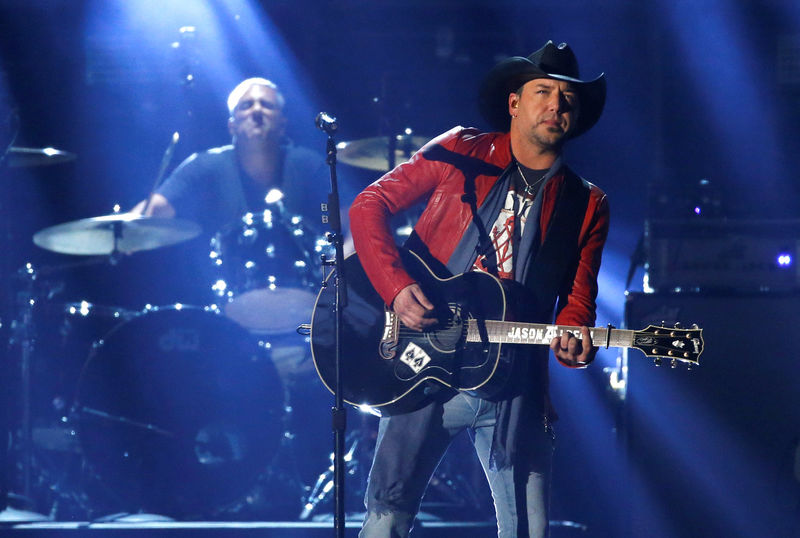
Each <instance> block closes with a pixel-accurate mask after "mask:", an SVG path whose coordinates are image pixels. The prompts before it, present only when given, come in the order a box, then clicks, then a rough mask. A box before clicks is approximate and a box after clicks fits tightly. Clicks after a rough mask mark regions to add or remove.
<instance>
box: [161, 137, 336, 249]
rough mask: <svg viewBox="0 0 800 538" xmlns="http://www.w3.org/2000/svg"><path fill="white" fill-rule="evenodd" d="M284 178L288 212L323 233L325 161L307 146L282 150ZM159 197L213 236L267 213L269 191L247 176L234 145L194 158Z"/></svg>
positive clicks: (172, 177)
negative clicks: (249, 214) (244, 219)
mask: <svg viewBox="0 0 800 538" xmlns="http://www.w3.org/2000/svg"><path fill="white" fill-rule="evenodd" d="M280 178H281V180H280V186H279V188H280V189H281V190H282V191H283V193H284V198H283V200H282V202H283V204H284V207H285V208H286V212H287V213H288V214H289V215H300V216H302V217H303V220H304V222H305V224H306V225H307V226H310V227H311V228H317V229H318V228H320V227H321V225H320V222H321V221H320V203H322V202H324V201H325V199H326V196H327V192H328V190H329V185H330V181H329V176H328V168H327V165H326V163H325V159H324V157H323V156H322V155H320V154H318V153H316V152H314V151H311V150H309V149H306V148H303V147H299V146H294V145H286V146H283V147H282V162H281V166H280ZM157 192H158V193H159V194H162V195H163V196H164V197H165V198H166V199H167V200H169V202H170V204H172V206H173V207H174V208H175V212H176V216H177V217H179V218H184V219H189V220H193V221H195V222H197V223H198V224H200V225H201V226H202V227H203V231H204V232H206V233H209V234H211V233H214V232H217V231H219V230H221V229H223V228H225V227H227V226H229V225H232V224H236V223H238V222H239V219H241V217H242V215H244V214H245V213H247V212H248V211H250V212H257V211H261V210H263V209H265V208H266V205H265V203H264V196H265V195H266V194H267V193H266V190H264V189H260V188H259V186H258V185H257V184H256V183H255V182H254V181H253V180H252V179H250V178H249V177H248V176H247V174H245V172H244V170H242V168H241V167H240V166H239V163H238V160H237V159H236V153H235V150H234V148H233V146H231V145H228V146H222V147H218V148H212V149H209V150H206V151H203V152H200V153H195V154H193V155H191V156H190V157H189V158H187V159H186V160H185V161H183V162H182V163H181V164H180V165H179V166H178V167H177V168H176V169H175V171H174V172H173V173H172V174H171V175H170V176H169V177H168V178H167V180H166V181H165V182H164V183H163V184H162V185H161V187H159V188H158V190H157Z"/></svg>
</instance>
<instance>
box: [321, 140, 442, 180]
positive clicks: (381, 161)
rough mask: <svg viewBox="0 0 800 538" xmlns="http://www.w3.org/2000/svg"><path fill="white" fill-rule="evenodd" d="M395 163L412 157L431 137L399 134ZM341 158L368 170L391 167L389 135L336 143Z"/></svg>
mask: <svg viewBox="0 0 800 538" xmlns="http://www.w3.org/2000/svg"><path fill="white" fill-rule="evenodd" d="M396 139H397V148H396V149H395V158H394V163H395V164H400V163H402V162H405V161H407V160H408V159H409V158H411V156H412V155H414V153H416V151H417V150H418V149H419V148H421V147H422V146H423V145H424V144H425V143H426V142H427V141H428V140H430V138H428V137H425V136H412V135H397V137H396ZM336 149H337V150H338V153H337V155H338V157H339V160H340V161H342V162H343V163H347V164H350V165H353V166H357V167H359V168H366V169H367V170H381V171H386V170H388V169H389V137H388V136H376V137H372V138H362V139H361V140H353V141H351V142H339V143H338V144H336Z"/></svg>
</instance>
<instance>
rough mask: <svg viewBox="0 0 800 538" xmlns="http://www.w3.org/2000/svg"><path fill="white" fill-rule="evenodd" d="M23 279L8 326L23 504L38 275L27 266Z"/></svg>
mask: <svg viewBox="0 0 800 538" xmlns="http://www.w3.org/2000/svg"><path fill="white" fill-rule="evenodd" d="M17 277H18V278H19V279H24V280H25V282H26V289H25V291H23V292H19V294H18V296H17V307H18V309H19V310H18V318H17V319H16V320H14V321H13V322H12V324H11V339H10V342H9V343H10V344H12V345H13V344H18V345H19V349H20V362H19V364H20V389H21V394H20V398H21V406H22V409H21V417H20V418H21V423H20V437H19V444H20V447H19V451H20V453H21V454H22V458H21V467H22V496H23V498H24V499H25V500H26V501H30V499H31V471H32V468H33V435H32V432H33V429H32V420H33V417H32V416H31V412H32V407H31V364H32V360H33V354H34V351H35V345H36V344H35V342H36V335H35V329H34V325H33V309H34V305H35V304H36V302H37V297H36V294H35V290H34V285H35V282H36V278H37V274H36V271H35V270H34V268H33V266H32V265H31V264H27V265H26V266H25V267H23V268H22V269H20V270H19V271H18V273H17Z"/></svg>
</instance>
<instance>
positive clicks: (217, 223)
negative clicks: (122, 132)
mask: <svg viewBox="0 0 800 538" xmlns="http://www.w3.org/2000/svg"><path fill="white" fill-rule="evenodd" d="M284 105H285V99H284V96H283V94H282V93H281V91H280V90H279V89H278V86H276V85H275V84H274V83H273V82H272V81H270V80H267V79H264V78H248V79H246V80H244V81H242V82H240V83H239V84H238V85H237V86H236V87H235V88H234V89H233V91H232V92H231V93H230V95H229V96H228V112H229V114H230V116H229V118H228V132H229V133H230V134H231V137H232V140H231V144H229V145H226V146H222V147H216V148H211V149H208V150H206V151H203V152H200V153H195V154H193V155H191V156H190V157H189V158H187V159H186V160H185V161H183V162H182V163H181V164H180V165H179V166H178V167H177V168H176V169H175V171H174V172H173V173H172V174H171V175H170V176H169V177H168V178H167V179H166V181H165V182H164V183H163V184H162V185H161V186H160V187H159V188H158V190H157V191H156V192H155V194H154V195H153V196H152V199H151V200H150V203H149V204H146V202H145V201H142V202H140V203H139V204H137V205H136V207H134V209H133V211H134V212H137V213H142V212H143V211H145V213H146V214H147V215H148V216H156V217H175V216H177V217H180V218H185V219H189V220H193V221H195V222H197V223H199V224H200V225H201V226H202V227H203V229H204V231H205V232H206V233H214V232H216V231H219V230H221V229H223V228H224V227H225V226H226V225H229V224H234V223H236V222H237V221H238V220H239V219H240V218H241V217H242V215H244V214H245V213H247V212H248V211H253V212H254V211H260V210H263V209H264V208H265V207H266V204H265V198H267V199H268V200H269V202H270V203H271V202H274V200H275V199H276V198H281V195H282V199H281V203H282V204H283V206H284V208H285V210H286V212H287V214H289V215H301V216H303V217H304V219H305V221H306V225H311V227H316V228H319V226H318V223H319V222H320V202H322V201H323V200H324V199H325V194H326V192H327V186H328V185H329V180H328V172H327V166H326V164H325V159H324V157H323V156H322V155H320V154H318V153H316V152H314V151H311V150H309V149H306V148H303V147H299V146H295V145H294V144H292V143H291V141H290V140H289V139H288V138H287V137H286V116H285V115H284ZM145 208H146V209H145Z"/></svg>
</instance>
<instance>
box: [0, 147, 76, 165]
mask: <svg viewBox="0 0 800 538" xmlns="http://www.w3.org/2000/svg"><path fill="white" fill-rule="evenodd" d="M75 157H76V155H75V154H74V153H70V152H69V151H62V150H60V149H55V148H51V147H47V148H23V147H19V146H11V147H10V148H8V151H7V152H6V154H5V159H6V163H7V165H8V166H10V167H14V168H17V167H23V166H25V167H28V166H48V165H51V164H59V163H64V162H68V161H72V160H75Z"/></svg>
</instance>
